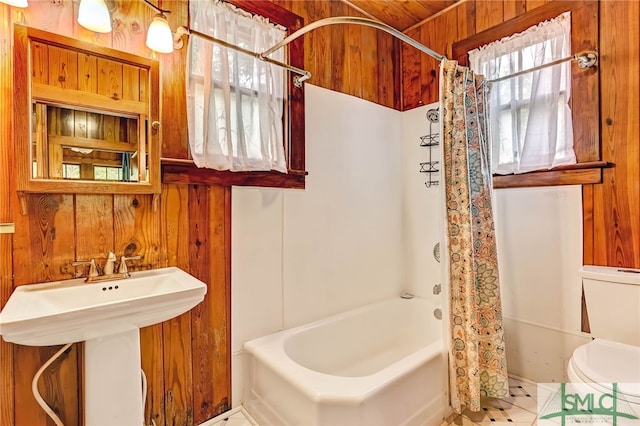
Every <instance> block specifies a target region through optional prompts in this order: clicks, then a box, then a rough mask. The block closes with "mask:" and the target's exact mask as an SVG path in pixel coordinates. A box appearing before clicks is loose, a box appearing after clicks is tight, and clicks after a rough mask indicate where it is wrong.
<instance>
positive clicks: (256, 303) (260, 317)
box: [231, 85, 404, 406]
mask: <svg viewBox="0 0 640 426" xmlns="http://www.w3.org/2000/svg"><path fill="white" fill-rule="evenodd" d="M305 99H306V103H305V110H306V111H305V116H306V122H305V126H306V158H307V171H308V172H309V175H308V176H307V182H306V189H305V190H278V189H260V188H246V187H234V188H233V190H232V231H231V237H232V265H231V267H232V270H231V273H232V277H231V280H232V294H231V297H232V302H231V304H232V306H231V312H232V320H231V321H232V350H233V359H232V387H233V389H232V400H233V405H234V406H236V405H238V404H239V403H240V402H241V396H240V395H241V383H242V352H241V349H242V344H243V343H244V342H245V341H247V340H250V339H252V338H255V337H259V336H263V335H266V334H270V333H273V332H276V331H278V330H281V329H283V328H290V327H293V326H296V325H299V324H303V323H306V322H310V321H312V320H315V319H318V318H321V317H325V316H327V315H330V314H333V313H336V312H340V311H344V310H348V309H351V308H353V307H357V306H361V305H364V304H367V303H370V302H372V301H376V300H380V299H384V298H388V297H392V296H395V295H399V294H400V293H401V291H402V289H403V281H404V275H403V263H402V214H401V212H402V187H403V183H402V139H401V135H402V115H401V113H400V112H398V111H395V110H392V109H389V108H385V107H382V106H379V105H376V104H373V103H370V102H366V101H363V100H362V99H359V98H355V97H351V96H347V95H344V94H340V93H337V92H332V91H329V90H326V89H322V88H318V87H314V86H312V85H306V86H305Z"/></svg>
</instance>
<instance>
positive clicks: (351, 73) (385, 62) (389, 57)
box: [271, 0, 400, 109]
mask: <svg viewBox="0 0 640 426" xmlns="http://www.w3.org/2000/svg"><path fill="white" fill-rule="evenodd" d="M271 1H272V2H274V3H276V4H278V5H279V6H282V7H284V8H285V9H287V10H290V11H291V12H293V13H295V14H297V15H299V16H301V17H303V18H304V20H305V23H309V22H313V21H317V20H319V19H322V18H327V17H331V16H347V15H348V16H361V17H362V16H364V15H362V14H361V13H360V12H358V11H356V10H355V9H352V8H351V7H349V6H347V5H346V4H344V3H342V2H340V1H336V0H332V1H326V0H313V1H298V0H271ZM304 56H305V59H304V62H305V68H306V69H307V70H309V71H311V73H312V75H313V76H312V77H311V79H310V80H309V83H311V84H313V85H315V86H320V87H324V88H326V89H330V90H335V91H337V92H342V93H346V94H348V95H352V96H357V97H359V98H362V99H365V100H368V101H371V102H375V103H378V104H380V105H384V106H387V107H389V108H395V109H400V96H399V93H400V80H399V78H396V76H398V75H399V74H398V73H397V68H398V64H399V50H398V48H397V43H395V41H394V38H393V37H392V36H391V35H389V34H387V33H384V32H382V31H379V30H376V29H375V28H370V27H364V26H361V25H340V24H339V25H331V26H327V27H322V28H318V29H316V30H313V31H311V32H310V33H307V34H306V35H305V36H304Z"/></svg>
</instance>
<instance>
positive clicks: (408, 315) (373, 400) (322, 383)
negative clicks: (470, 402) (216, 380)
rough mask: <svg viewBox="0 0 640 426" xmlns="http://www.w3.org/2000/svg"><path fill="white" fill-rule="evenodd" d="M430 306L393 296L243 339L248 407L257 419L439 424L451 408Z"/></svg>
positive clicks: (298, 423)
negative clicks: (392, 297)
mask: <svg viewBox="0 0 640 426" xmlns="http://www.w3.org/2000/svg"><path fill="white" fill-rule="evenodd" d="M435 308H436V307H435V306H434V305H432V304H430V303H429V302H427V301H426V300H424V299H420V298H414V299H410V300H407V299H401V298H399V297H398V298H394V299H392V300H388V301H384V302H380V303H376V304H372V305H368V306H365V307H362V308H359V309H355V310H353V311H349V312H345V313H342V314H339V315H335V316H332V317H329V318H326V319H323V320H320V321H316V322H314V323H311V324H307V325H303V326H300V327H296V328H292V329H289V330H284V331H281V332H279V333H275V334H272V335H269V336H265V337H261V338H259V339H255V340H252V341H249V342H247V343H245V345H244V351H245V360H246V369H245V381H244V391H243V393H244V394H243V404H244V406H245V408H246V409H247V410H248V412H249V413H250V414H251V415H252V416H253V417H254V418H255V419H256V421H257V422H258V424H259V425H260V426H268V425H290V426H340V425H344V426H347V425H348V426H365V425H366V426H373V425H389V426H400V425H439V424H440V423H442V419H443V418H445V417H446V416H447V415H448V414H449V413H450V408H449V404H448V396H447V383H446V371H447V369H446V363H445V359H446V358H445V356H444V353H443V346H442V339H441V335H442V322H441V321H438V320H436V319H435V317H434V315H433V311H434V309H435Z"/></svg>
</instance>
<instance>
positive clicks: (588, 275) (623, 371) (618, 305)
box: [567, 266, 640, 413]
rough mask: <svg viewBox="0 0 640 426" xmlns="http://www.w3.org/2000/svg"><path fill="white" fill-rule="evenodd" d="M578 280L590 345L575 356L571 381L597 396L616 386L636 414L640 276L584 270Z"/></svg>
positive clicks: (639, 372) (607, 269)
mask: <svg viewBox="0 0 640 426" xmlns="http://www.w3.org/2000/svg"><path fill="white" fill-rule="evenodd" d="M581 275H582V283H583V286H584V294H585V301H586V304H587V313H588V315H589V325H590V327H591V335H592V336H593V337H594V340H593V341H591V342H589V343H587V344H585V345H582V346H579V347H578V348H577V349H576V350H575V351H574V352H573V356H572V357H571V359H570V360H569V365H568V367H567V375H568V376H569V381H570V382H572V383H585V384H588V385H589V386H591V387H593V388H594V389H595V390H598V391H607V390H610V385H609V386H608V387H607V386H603V385H602V384H611V383H618V390H619V392H620V393H621V394H622V395H621V396H623V397H624V399H625V400H626V401H627V402H629V403H630V404H631V405H632V406H633V408H634V412H636V413H640V270H639V269H627V268H615V267H604V266H583V267H582V269H581Z"/></svg>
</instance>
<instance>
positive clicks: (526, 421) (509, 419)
mask: <svg viewBox="0 0 640 426" xmlns="http://www.w3.org/2000/svg"><path fill="white" fill-rule="evenodd" d="M509 393H510V395H509V397H508V398H500V399H498V398H486V399H484V400H483V401H482V410H481V411H479V412H477V413H476V412H473V411H469V410H465V411H463V412H462V414H458V415H453V416H451V417H450V418H449V419H447V420H446V421H444V422H443V423H442V424H441V425H440V426H450V425H460V426H478V425H480V426H486V425H495V424H496V423H508V424H509V425H511V426H531V425H535V424H536V409H537V408H536V405H537V400H536V396H537V394H536V384H535V383H531V382H527V381H524V380H519V379H515V378H512V377H510V378H509Z"/></svg>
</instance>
